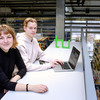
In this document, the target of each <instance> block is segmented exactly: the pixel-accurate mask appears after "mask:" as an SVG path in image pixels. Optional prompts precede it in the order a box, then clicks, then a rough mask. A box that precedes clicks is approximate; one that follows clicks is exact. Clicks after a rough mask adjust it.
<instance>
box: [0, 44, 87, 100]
mask: <svg viewBox="0 0 100 100" xmlns="http://www.w3.org/2000/svg"><path fill="white" fill-rule="evenodd" d="M58 45H59V46H60V48H56V47H55V43H54V42H53V43H52V44H51V45H50V46H49V47H48V48H47V49H46V51H45V52H46V53H49V54H50V55H52V56H53V57H57V58H59V59H61V60H63V61H66V60H68V58H69V55H70V52H71V48H72V47H73V45H74V46H75V47H76V48H78V49H79V50H80V51H81V44H80V43H77V42H76V43H73V42H72V43H71V44H70V49H63V48H62V47H61V43H60V42H58ZM64 45H65V46H67V42H64ZM36 63H37V64H39V62H38V61H37V62H36ZM19 83H24V84H27V83H28V84H34V85H36V84H45V85H47V86H48V92H46V93H43V94H41V93H34V92H26V91H8V92H7V94H6V95H5V96H4V97H3V98H2V99H1V100H22V99H24V100H33V99H34V100H86V97H85V86H84V73H83V64H82V55H80V57H79V60H78V63H77V66H76V69H75V71H72V72H54V70H53V69H49V70H46V71H38V72H27V73H26V75H25V76H24V77H23V78H22V79H21V80H19Z"/></svg>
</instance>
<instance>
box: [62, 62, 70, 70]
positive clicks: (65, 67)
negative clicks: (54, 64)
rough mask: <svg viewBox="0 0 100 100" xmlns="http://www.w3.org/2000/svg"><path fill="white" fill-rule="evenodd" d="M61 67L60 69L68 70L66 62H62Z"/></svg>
mask: <svg viewBox="0 0 100 100" xmlns="http://www.w3.org/2000/svg"><path fill="white" fill-rule="evenodd" d="M61 67H62V69H70V67H69V66H68V63H67V62H64V64H63V65H61Z"/></svg>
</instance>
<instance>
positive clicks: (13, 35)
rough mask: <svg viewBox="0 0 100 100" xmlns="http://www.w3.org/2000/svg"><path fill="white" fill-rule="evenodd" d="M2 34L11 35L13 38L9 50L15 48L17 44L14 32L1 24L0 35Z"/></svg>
mask: <svg viewBox="0 0 100 100" xmlns="http://www.w3.org/2000/svg"><path fill="white" fill-rule="evenodd" d="M2 33H4V34H11V35H12V37H13V45H12V47H11V48H15V47H16V46H17V44H18V42H17V40H16V36H15V32H14V31H13V29H12V28H11V27H10V26H8V25H6V24H2V25H0V35H1V34H2Z"/></svg>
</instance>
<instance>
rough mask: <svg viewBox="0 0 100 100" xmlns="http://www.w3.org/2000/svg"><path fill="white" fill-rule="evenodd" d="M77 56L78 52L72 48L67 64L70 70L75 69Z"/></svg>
mask: <svg viewBox="0 0 100 100" xmlns="http://www.w3.org/2000/svg"><path fill="white" fill-rule="evenodd" d="M79 55H80V51H79V50H78V49H76V48H75V47H74V46H73V48H72V52H71V54H70V58H69V60H68V63H69V65H70V66H71V68H72V69H75V67H76V64H77V61H78V58H79Z"/></svg>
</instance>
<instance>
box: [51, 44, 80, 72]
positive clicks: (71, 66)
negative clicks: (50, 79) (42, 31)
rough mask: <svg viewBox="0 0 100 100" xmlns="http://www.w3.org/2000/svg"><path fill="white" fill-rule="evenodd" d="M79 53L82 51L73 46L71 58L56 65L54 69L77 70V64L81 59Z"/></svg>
mask: <svg viewBox="0 0 100 100" xmlns="http://www.w3.org/2000/svg"><path fill="white" fill-rule="evenodd" d="M79 55H80V51H79V50H78V49H77V48H76V47H74V46H73V48H72V51H71V54H70V57H69V60H68V61H66V62H64V65H60V64H58V65H55V67H54V68H53V69H54V71H56V72H57V71H59V72H60V71H72V70H75V68H76V64H77V62H78V59H79Z"/></svg>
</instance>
